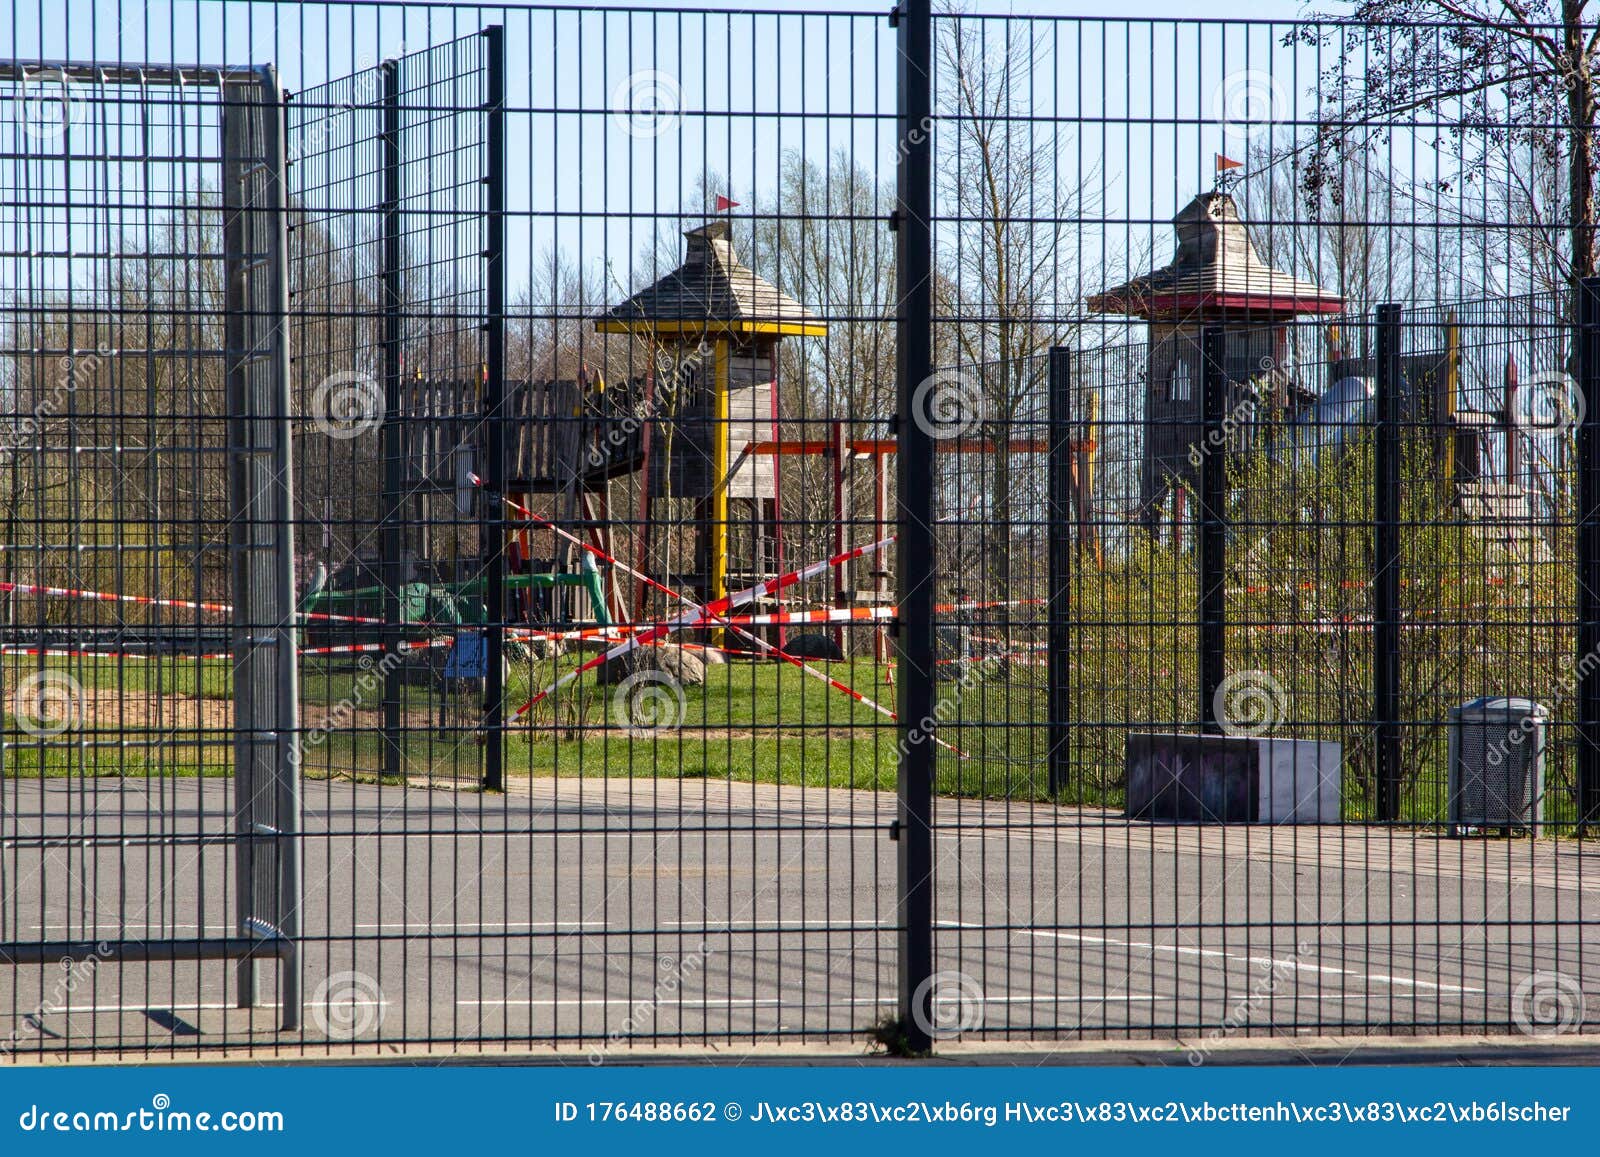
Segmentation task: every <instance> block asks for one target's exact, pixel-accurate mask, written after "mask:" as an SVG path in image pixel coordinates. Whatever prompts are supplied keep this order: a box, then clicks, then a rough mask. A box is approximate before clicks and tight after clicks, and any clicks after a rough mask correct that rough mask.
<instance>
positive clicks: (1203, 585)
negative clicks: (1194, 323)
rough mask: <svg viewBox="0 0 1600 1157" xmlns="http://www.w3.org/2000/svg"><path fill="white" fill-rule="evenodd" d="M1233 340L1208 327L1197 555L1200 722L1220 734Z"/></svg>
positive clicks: (1203, 352)
mask: <svg viewBox="0 0 1600 1157" xmlns="http://www.w3.org/2000/svg"><path fill="white" fill-rule="evenodd" d="M1226 359H1227V336H1226V333H1225V331H1224V330H1223V328H1222V327H1221V326H1219V325H1208V326H1206V327H1205V329H1204V331H1203V332H1202V333H1201V336H1200V423H1201V427H1202V433H1201V439H1202V441H1201V453H1200V495H1199V497H1200V502H1199V506H1200V509H1199V510H1198V511H1197V512H1196V513H1197V514H1198V515H1199V523H1200V525H1199V535H1198V538H1197V540H1196V555H1197V560H1196V561H1197V562H1198V570H1199V587H1200V591H1199V594H1200V723H1201V726H1202V728H1203V729H1204V730H1206V731H1216V730H1218V729H1219V726H1220V723H1219V721H1218V719H1217V692H1218V690H1219V689H1220V688H1221V687H1222V680H1223V677H1224V674H1225V669H1226V667H1227V658H1228V657H1227V643H1226V639H1225V637H1224V630H1225V628H1226V625H1227V613H1228V605H1227V594H1228V592H1227V586H1226V582H1227V549H1228V540H1227V532H1228V528H1227V524H1226V520H1225V515H1224V506H1225V504H1226V502H1227V495H1228V440H1227V435H1226V430H1225V426H1224V419H1225V418H1226V416H1227V409H1228V397H1227V394H1228V379H1227V373H1226V364H1227V361H1226Z"/></svg>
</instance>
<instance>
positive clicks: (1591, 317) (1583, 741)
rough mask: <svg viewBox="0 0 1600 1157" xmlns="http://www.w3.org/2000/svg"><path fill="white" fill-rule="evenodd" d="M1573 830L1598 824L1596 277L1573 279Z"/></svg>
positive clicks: (1599, 371) (1599, 303) (1599, 293)
mask: <svg viewBox="0 0 1600 1157" xmlns="http://www.w3.org/2000/svg"><path fill="white" fill-rule="evenodd" d="M1577 346H1578V348H1577V353H1578V358H1577V363H1578V364H1577V369H1578V390H1579V399H1580V400H1581V402H1582V404H1583V416H1582V419H1581V420H1580V421H1579V423H1578V428H1577V443H1578V445H1577V454H1578V528H1577V529H1578V544H1577V545H1578V560H1577V561H1578V573H1577V594H1578V653H1577V656H1576V658H1577V668H1578V669H1577V675H1578V703H1577V713H1578V720H1577V722H1578V830H1579V832H1580V833H1582V834H1584V835H1588V834H1589V833H1590V832H1592V831H1593V829H1594V826H1595V825H1596V824H1600V277H1585V278H1583V279H1582V280H1580V281H1579V282H1578V342H1577Z"/></svg>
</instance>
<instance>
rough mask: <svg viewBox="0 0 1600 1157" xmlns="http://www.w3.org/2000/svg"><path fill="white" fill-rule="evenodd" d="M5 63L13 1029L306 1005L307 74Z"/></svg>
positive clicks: (144, 1036)
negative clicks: (300, 298) (298, 539)
mask: <svg viewBox="0 0 1600 1157" xmlns="http://www.w3.org/2000/svg"><path fill="white" fill-rule="evenodd" d="M0 84H3V86H4V90H5V91H4V98H5V100H6V103H7V104H8V106H9V107H10V108H11V109H13V110H15V111H16V115H14V116H13V117H11V118H10V119H9V120H8V122H7V123H6V125H5V129H4V133H5V138H4V139H5V150H4V152H3V154H0V195H3V198H4V200H5V202H6V204H7V205H8V206H9V208H8V209H7V210H6V211H5V217H4V225H3V230H4V239H3V242H0V244H3V247H4V250H3V252H4V256H3V259H0V260H3V262H4V267H3V268H4V273H3V277H0V284H3V293H4V297H5V305H4V308H5V312H6V321H5V323H4V341H3V345H4V349H3V355H0V356H3V365H4V370H3V372H4V388H5V392H6V397H7V401H8V405H7V407H6V409H7V414H6V423H5V442H6V444H5V447H4V467H3V474H4V487H5V521H6V526H5V543H6V548H5V552H4V561H3V576H0V597H3V599H4V608H5V609H4V627H3V629H0V638H3V644H0V648H3V654H0V666H3V675H4V684H5V697H6V715H5V735H4V739H5V743H4V746H3V747H0V778H3V787H0V960H3V961H4V962H5V963H6V965H7V967H6V968H5V969H4V971H0V1016H3V1017H5V1024H4V1027H3V1029H0V1032H3V1034H4V1035H3V1037H0V1050H3V1051H4V1052H6V1053H10V1052H14V1051H27V1050H36V1049H62V1048H65V1049H71V1048H74V1047H80V1048H85V1047H102V1048H103V1047H107V1046H115V1047H123V1046H125V1047H130V1048H149V1047H152V1046H154V1047H163V1046H165V1045H167V1044H168V1043H169V1042H173V1041H182V1040H183V1039H184V1038H185V1037H186V1036H188V1035H192V1034H194V1033H195V1032H196V1031H198V1030H197V1028H196V1026H197V1025H198V1024H200V1023H201V1022H202V1021H203V1020H206V1019H207V1018H211V1019H215V1020H218V1021H219V1022H222V1021H225V1022H226V1023H227V1024H228V1025H229V1026H230V1030H231V1031H234V1032H237V1033H241V1034H244V1035H248V1034H249V1033H251V1032H254V1031H261V1030H264V1029H271V1028H276V1027H279V1026H280V1025H281V1026H282V1027H285V1028H291V1027H294V1026H295V1025H296V1024H297V1023H298V1020H299V1013H300V993H299V964H298V955H297V954H298V948H299V945H298V937H299V911H300V903H299V894H300V872H299V867H298V862H299V824H300V803H299V781H298V774H297V770H296V757H295V751H294V741H295V736H296V734H297V731H298V723H297V713H298V696H297V693H296V689H295V655H294V647H295V631H294V620H293V611H294V576H293V565H294V541H293V535H292V504H291V485H292V479H291V471H290V458H291V451H290V436H289V415H288V406H289V389H288V386H289V354H288V342H287V331H286V329H285V326H284V316H285V311H286V307H287V294H288V281H287V272H288V267H287V250H286V245H285V240H286V236H285V226H286V220H285V208H286V206H285V187H284V167H285V153H284V135H283V117H282V103H281V100H280V97H279V92H278V82H277V78H276V75H275V73H274V72H273V70H272V69H271V68H260V69H253V70H233V69H209V68H181V69H180V68H174V67H170V66H166V65H139V66H134V65H128V64H117V65H92V64H84V65H77V64H73V65H64V66H63V65H48V64H23V63H12V64H9V65H7V66H5V69H4V74H3V80H0ZM274 958H275V959H276V960H277V961H278V963H279V967H278V968H277V969H276V970H275V972H274V973H273V975H272V977H271V979H272V981H273V982H274V983H273V984H272V985H271V986H270V987H268V986H263V985H262V984H261V983H260V980H261V979H262V978H263V977H258V973H260V972H261V970H260V968H259V966H260V964H261V963H262V962H263V961H264V960H268V959H274ZM230 961H233V962H237V963H238V965H239V973H238V977H237V983H236V984H230V983H228V980H229V978H228V975H227V971H226V970H227V968H228V963H227V962H230ZM257 1000H271V1001H275V1002H276V1003H277V1004H278V1005H279V1006H280V1007H281V1016H280V1014H279V1013H277V1012H270V1013H269V1012H257V1011H255V1008H254V1006H255V1004H256V1002H257ZM233 1003H237V1004H239V1005H240V1006H242V1007H243V1008H244V1009H245V1010H246V1011H243V1012H240V1013H237V1014H230V1013H229V1012H228V1009H229V1008H230V1006H231V1005H232V1004H233ZM75 1010H76V1015H75V1014H74V1013H75Z"/></svg>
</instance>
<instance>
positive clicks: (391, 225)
mask: <svg viewBox="0 0 1600 1157" xmlns="http://www.w3.org/2000/svg"><path fill="white" fill-rule="evenodd" d="M382 152H383V156H382V159H383V211H382V213H381V214H380V220H379V228H380V230H381V232H382V240H383V244H382V250H383V278H382V280H383V424H382V425H381V426H380V427H379V428H378V438H379V442H380V449H379V453H380V455H381V457H382V458H383V499H382V506H381V512H380V523H379V526H380V530H379V533H378V550H379V551H380V553H381V556H382V557H381V560H380V563H379V568H378V574H379V581H380V582H381V583H382V584H383V612H382V613H383V626H382V627H380V628H379V631H380V635H381V637H382V639H383V642H384V647H383V658H384V663H383V724H382V726H383V773H384V774H385V775H388V776H398V775H403V774H404V772H405V767H404V752H403V751H402V750H401V744H400V696H401V694H402V687H403V686H404V682H403V680H402V678H401V671H400V667H402V666H403V665H404V660H402V659H399V658H398V656H399V655H400V644H401V642H402V641H403V640H404V637H405V632H404V628H403V626H402V623H401V617H402V615H401V608H402V601H401V598H400V588H401V587H402V585H404V583H405V560H404V557H403V556H404V554H405V533H404V530H403V528H402V527H401V512H402V509H403V504H404V502H405V497H404V495H405V473H404V471H405V461H404V454H405V437H404V430H403V428H402V426H401V422H400V414H401V411H402V409H403V408H404V405H403V399H404V394H403V385H402V367H401V359H402V358H403V356H404V354H403V352H402V349H401V341H402V340H403V337H402V331H401V323H400V308H401V295H402V292H403V286H402V278H403V271H402V269H401V254H402V249H401V236H400V230H401V222H400V65H399V64H398V62H396V61H393V60H387V61H384V63H383V133H382Z"/></svg>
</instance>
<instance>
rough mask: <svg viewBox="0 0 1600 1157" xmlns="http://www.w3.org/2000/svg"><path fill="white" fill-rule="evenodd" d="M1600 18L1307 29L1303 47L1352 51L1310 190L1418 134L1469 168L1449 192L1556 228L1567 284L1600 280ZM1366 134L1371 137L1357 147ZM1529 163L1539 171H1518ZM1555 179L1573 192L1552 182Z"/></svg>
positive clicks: (1555, 12)
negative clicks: (1385, 145)
mask: <svg viewBox="0 0 1600 1157" xmlns="http://www.w3.org/2000/svg"><path fill="white" fill-rule="evenodd" d="M1588 9H1589V2H1588V0H1360V2H1358V3H1356V4H1355V5H1354V10H1353V13H1352V15H1353V16H1354V17H1355V20H1356V21H1358V22H1359V23H1355V22H1351V21H1348V20H1346V19H1344V18H1342V17H1341V18H1340V20H1339V22H1338V23H1336V24H1313V23H1307V24H1304V25H1302V26H1301V27H1300V28H1299V29H1298V30H1297V32H1296V33H1295V34H1293V35H1294V37H1295V38H1297V39H1299V40H1301V41H1302V42H1306V43H1315V44H1320V45H1330V44H1331V45H1333V46H1334V47H1336V48H1337V50H1338V60H1337V62H1336V63H1334V64H1333V65H1331V66H1329V67H1328V68H1326V69H1324V70H1323V73H1322V76H1321V77H1320V78H1319V90H1320V92H1319V95H1320V98H1321V105H1322V108H1323V110H1324V111H1323V112H1322V113H1321V114H1320V116H1321V120H1322V122H1323V123H1322V125H1321V127H1320V128H1319V130H1318V133H1317V137H1316V139H1315V141H1313V142H1312V143H1311V147H1310V148H1309V150H1308V151H1307V156H1306V164H1305V166H1304V168H1303V171H1302V186H1303V188H1304V189H1305V190H1306V191H1307V192H1309V193H1312V194H1317V193H1319V192H1320V190H1321V189H1322V188H1323V187H1324V186H1325V185H1326V184H1327V183H1329V182H1334V181H1337V180H1338V169H1339V166H1341V165H1342V164H1344V163H1345V162H1346V161H1347V160H1348V148H1349V146H1350V145H1351V143H1352V141H1355V143H1356V144H1358V146H1359V147H1363V148H1370V147H1374V146H1375V145H1377V144H1381V143H1382V142H1384V141H1385V140H1387V139H1392V138H1393V136H1394V134H1395V133H1397V132H1408V131H1415V132H1417V133H1418V135H1419V136H1420V137H1421V138H1422V139H1423V142H1424V144H1425V145H1427V146H1429V147H1437V148H1438V149H1439V150H1441V152H1443V153H1446V154H1449V155H1453V156H1454V157H1455V158H1456V159H1457V161H1458V162H1459V167H1460V174H1459V175H1458V176H1448V177H1442V178H1440V179H1439V180H1438V181H1436V182H1435V183H1434V188H1435V190H1436V191H1437V192H1440V193H1445V194H1448V193H1450V192H1452V186H1453V185H1454V183H1455V182H1456V181H1461V182H1476V181H1486V182H1487V183H1488V184H1489V186H1490V192H1491V193H1492V192H1495V191H1496V190H1498V192H1499V194H1500V195H1501V196H1502V197H1503V198H1504V200H1502V201H1500V202H1499V203H1497V204H1495V205H1494V206H1493V210H1492V212H1493V213H1496V214H1499V213H1502V212H1503V213H1504V214H1509V213H1510V212H1512V211H1514V210H1515V211H1521V212H1523V213H1531V214H1533V216H1534V218H1535V220H1536V221H1538V222H1543V224H1544V226H1545V228H1544V229H1542V230H1535V231H1533V232H1532V233H1530V236H1533V237H1534V238H1535V242H1534V243H1535V244H1536V245H1539V246H1542V247H1543V248H1544V249H1545V256H1546V259H1547V261H1548V263H1549V265H1550V266H1552V267H1553V268H1554V270H1555V271H1556V273H1557V274H1558V275H1559V278H1560V280H1561V282H1563V283H1572V282H1574V281H1575V280H1576V279H1577V278H1580V277H1587V276H1590V275H1592V274H1594V273H1595V272H1596V268H1597V264H1596V261H1597V249H1596V240H1595V209H1596V206H1595V166H1596V161H1597V156H1596V142H1595V117H1596V110H1597V107H1600V89H1597V77H1596V65H1597V58H1600V20H1596V19H1595V18H1593V16H1592V15H1591V14H1590V12H1589V11H1588ZM1355 126H1364V127H1367V128H1369V129H1370V130H1371V131H1370V132H1369V133H1367V134H1365V135H1364V136H1362V137H1361V138H1360V139H1359V140H1356V139H1355V138H1354V137H1353V136H1352V132H1351V130H1352V128H1353V127H1355ZM1522 158H1527V159H1529V160H1530V161H1531V162H1532V163H1531V164H1530V165H1528V166H1524V167H1522V169H1521V172H1516V171H1514V170H1516V169H1517V168H1518V167H1519V166H1522ZM1552 170H1553V171H1556V172H1560V173H1561V174H1562V177H1563V178H1564V179H1562V180H1559V181H1557V182H1552V181H1551V180H1550V179H1549V178H1550V176H1551V175H1552ZM1557 222H1559V223H1560V225H1559V226H1556V225H1555V223H1557ZM1501 223H1502V224H1509V223H1510V218H1509V217H1508V216H1502V217H1501ZM1554 228H1559V229H1560V232H1561V233H1563V234H1564V237H1561V239H1560V240H1559V241H1558V240H1556V236H1555V234H1554ZM1511 288H1512V289H1517V288H1521V287H1518V286H1512V287H1511Z"/></svg>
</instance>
